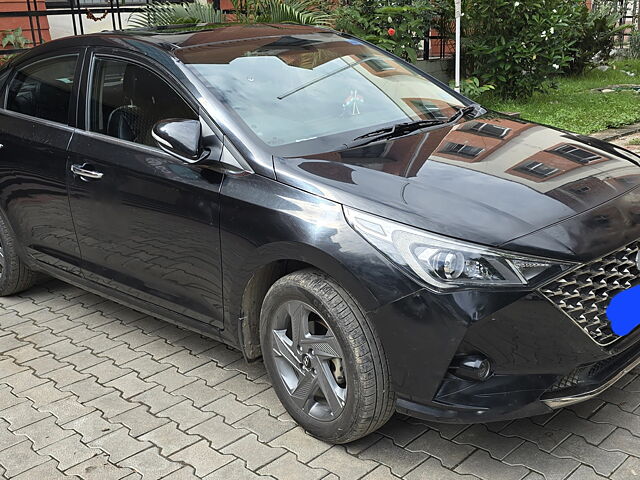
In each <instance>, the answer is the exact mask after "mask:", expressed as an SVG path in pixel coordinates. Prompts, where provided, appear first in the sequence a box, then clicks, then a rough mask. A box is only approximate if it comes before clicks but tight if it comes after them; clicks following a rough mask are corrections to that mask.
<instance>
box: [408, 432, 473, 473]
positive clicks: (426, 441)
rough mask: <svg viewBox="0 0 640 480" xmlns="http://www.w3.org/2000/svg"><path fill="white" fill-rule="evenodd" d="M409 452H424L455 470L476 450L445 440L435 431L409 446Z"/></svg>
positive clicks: (423, 435)
mask: <svg viewBox="0 0 640 480" xmlns="http://www.w3.org/2000/svg"><path fill="white" fill-rule="evenodd" d="M406 448H407V450H409V451H412V452H424V453H428V454H429V455H431V456H433V457H436V458H437V459H438V460H440V462H442V464H443V465H444V466H445V467H449V468H453V467H455V466H456V465H458V464H459V463H460V462H461V461H462V460H464V459H465V458H467V457H468V456H469V455H471V453H472V452H473V451H474V450H475V447H471V446H469V445H459V444H457V443H453V442H451V441H449V440H445V439H443V438H442V437H441V436H440V434H439V433H438V432H436V431H435V430H428V431H427V432H425V433H423V434H422V435H421V436H419V437H418V438H416V439H415V440H414V441H413V442H411V443H410V444H409V445H407V447H406Z"/></svg>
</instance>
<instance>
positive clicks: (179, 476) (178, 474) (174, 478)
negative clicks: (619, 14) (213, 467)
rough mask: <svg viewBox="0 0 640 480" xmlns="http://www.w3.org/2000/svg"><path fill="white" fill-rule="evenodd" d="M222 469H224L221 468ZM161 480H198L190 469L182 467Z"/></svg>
mask: <svg viewBox="0 0 640 480" xmlns="http://www.w3.org/2000/svg"><path fill="white" fill-rule="evenodd" d="M223 468H224V467H223ZM234 478H235V477H233V476H230V477H227V479H226V480H231V479H234ZM162 480H200V479H199V478H198V477H196V475H195V473H194V470H193V468H192V467H186V466H185V467H182V468H181V469H180V470H176V471H175V472H171V473H170V474H169V475H167V476H166V477H164V478H163V479H162Z"/></svg>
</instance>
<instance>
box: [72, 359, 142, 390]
mask: <svg viewBox="0 0 640 480" xmlns="http://www.w3.org/2000/svg"><path fill="white" fill-rule="evenodd" d="M100 360H101V363H99V364H97V365H93V366H91V367H89V368H86V369H85V370H82V373H88V374H90V375H93V376H94V377H96V378H97V379H98V383H101V384H105V383H107V382H110V381H112V380H115V379H116V378H120V377H124V376H125V375H127V374H128V373H131V371H132V370H131V369H129V368H122V367H119V366H117V365H115V364H114V363H113V360H105V359H104V358H101V359H100Z"/></svg>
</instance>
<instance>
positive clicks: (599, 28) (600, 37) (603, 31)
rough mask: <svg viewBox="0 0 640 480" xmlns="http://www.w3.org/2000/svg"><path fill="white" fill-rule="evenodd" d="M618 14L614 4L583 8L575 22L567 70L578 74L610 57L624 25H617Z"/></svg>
mask: <svg viewBox="0 0 640 480" xmlns="http://www.w3.org/2000/svg"><path fill="white" fill-rule="evenodd" d="M619 20H620V14H619V13H618V12H617V9H616V7H615V5H614V4H610V5H605V4H603V5H600V6H598V7H594V8H593V10H589V9H587V8H583V9H582V11H581V12H579V14H578V16H577V21H576V23H575V30H574V33H575V38H576V41H575V44H574V45H573V48H572V50H573V51H574V53H573V59H572V60H571V62H570V64H569V66H568V71H569V72H570V73H574V74H578V73H582V72H584V70H585V69H586V68H587V67H589V66H591V65H592V64H593V63H594V60H597V61H600V62H606V61H608V60H609V58H610V57H611V51H612V50H613V48H614V46H615V40H616V36H617V35H618V33H620V32H621V31H623V30H624V29H625V28H627V27H626V26H618V22H619Z"/></svg>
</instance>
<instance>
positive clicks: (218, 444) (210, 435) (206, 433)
mask: <svg viewBox="0 0 640 480" xmlns="http://www.w3.org/2000/svg"><path fill="white" fill-rule="evenodd" d="M187 433H188V434H189V435H200V436H201V437H204V438H205V439H206V440H207V441H209V443H210V444H211V446H212V447H213V448H215V449H218V450H219V449H221V448H223V447H226V446H227V445H229V444H231V443H233V442H235V441H236V440H238V439H239V438H242V437H244V436H245V435H247V434H248V433H249V431H248V430H245V429H243V428H237V427H233V426H230V425H227V424H226V423H224V422H223V421H222V417H220V416H216V417H213V418H211V419H209V420H207V421H206V422H203V423H201V424H199V425H196V426H195V427H192V428H190V429H189V430H188V431H187Z"/></svg>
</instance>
